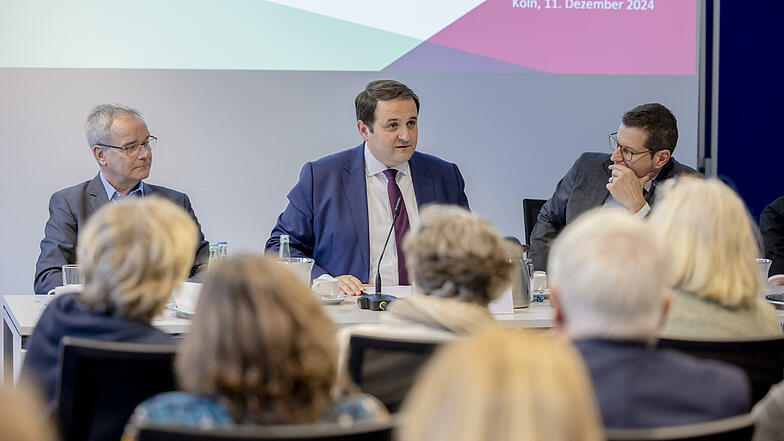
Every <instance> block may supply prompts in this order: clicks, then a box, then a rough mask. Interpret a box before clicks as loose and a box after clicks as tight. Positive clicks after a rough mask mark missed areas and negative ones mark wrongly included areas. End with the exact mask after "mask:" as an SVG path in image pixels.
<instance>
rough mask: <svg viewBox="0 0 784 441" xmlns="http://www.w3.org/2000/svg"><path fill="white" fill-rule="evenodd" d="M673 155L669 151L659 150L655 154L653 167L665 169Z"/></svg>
mask: <svg viewBox="0 0 784 441" xmlns="http://www.w3.org/2000/svg"><path fill="white" fill-rule="evenodd" d="M671 156H672V153H671V152H670V151H669V150H666V149H665V150H659V151H658V152H656V153H654V154H653V166H654V167H655V168H657V169H660V168H662V167H664V165H665V164H667V162H668V161H669V160H670V157H671Z"/></svg>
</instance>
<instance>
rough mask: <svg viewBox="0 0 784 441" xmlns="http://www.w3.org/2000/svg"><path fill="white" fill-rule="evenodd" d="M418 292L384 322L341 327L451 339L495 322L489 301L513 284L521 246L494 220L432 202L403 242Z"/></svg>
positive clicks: (398, 303) (383, 318) (396, 304)
mask: <svg viewBox="0 0 784 441" xmlns="http://www.w3.org/2000/svg"><path fill="white" fill-rule="evenodd" d="M403 251H404V253H405V255H406V262H407V265H408V272H409V274H413V279H412V280H413V282H414V288H413V289H414V293H413V294H412V295H410V296H408V297H407V298H405V299H400V300H395V301H394V302H392V303H390V305H389V307H388V311H387V312H386V313H384V315H382V316H381V323H379V324H369V325H358V326H353V327H349V328H346V329H344V330H341V335H342V337H343V338H342V339H341V340H342V342H343V343H344V344H345V343H347V342H348V338H349V337H350V335H351V334H352V333H361V334H363V335H372V336H376V337H384V336H389V337H396V336H403V337H405V336H415V337H421V338H422V339H430V340H437V339H439V338H441V339H450V338H453V337H454V336H456V335H468V334H473V333H475V332H477V331H480V330H483V329H484V328H486V327H488V326H493V325H495V319H493V317H492V316H491V315H490V313H489V311H488V310H487V305H488V303H489V302H490V301H492V300H494V299H495V298H497V297H498V296H500V295H501V293H502V292H503V291H504V290H505V289H506V288H507V287H508V286H509V283H510V281H511V276H512V268H513V265H514V264H513V261H515V259H517V258H518V257H517V256H519V255H520V251H519V250H518V249H516V247H515V245H513V244H511V243H509V242H508V241H505V240H503V239H502V238H501V236H500V235H499V234H498V232H497V231H496V230H495V229H494V228H493V227H492V226H491V225H490V223H489V222H487V221H486V220H484V219H482V218H481V217H479V216H477V215H475V214H473V213H471V212H469V211H468V210H466V209H464V208H461V207H458V206H452V205H430V206H427V207H425V208H424V209H423V210H422V211H421V219H420V223H419V225H418V226H417V227H416V228H415V229H414V230H412V231H411V232H410V233H409V234H408V235H406V237H405V239H404V241H403Z"/></svg>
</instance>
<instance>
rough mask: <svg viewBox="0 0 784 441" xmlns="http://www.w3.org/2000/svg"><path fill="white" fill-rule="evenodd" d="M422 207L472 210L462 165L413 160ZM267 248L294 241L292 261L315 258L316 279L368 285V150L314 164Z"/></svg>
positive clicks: (291, 197) (432, 159)
mask: <svg viewBox="0 0 784 441" xmlns="http://www.w3.org/2000/svg"><path fill="white" fill-rule="evenodd" d="M408 163H409V166H410V167H411V178H412V180H413V183H414V194H415V195H416V200H417V205H418V206H419V207H421V206H423V205H425V204H429V203H440V204H455V205H460V206H463V207H466V208H468V198H467V197H466V195H465V191H464V189H465V182H464V181H463V176H462V175H461V174H460V170H459V169H458V168H457V165H455V164H452V163H449V162H446V161H443V160H441V159H439V158H436V157H435V156H431V155H427V154H424V153H420V152H414V155H413V156H411V159H410V160H409V162H408ZM288 199H289V205H288V206H287V207H286V210H285V211H283V213H282V214H281V215H280V216H279V217H278V223H277V225H275V228H273V229H272V233H271V234H270V238H269V240H268V241H267V245H266V248H267V249H274V250H277V249H278V247H279V242H280V241H279V237H280V235H281V234H288V235H289V236H291V256H292V257H311V258H313V259H314V260H315V261H316V263H315V265H313V272H312V273H311V275H312V277H314V278H315V277H318V276H320V275H322V274H324V273H328V274H331V275H333V276H338V275H342V274H351V275H353V276H355V277H357V278H358V279H359V280H361V281H362V282H363V283H367V282H368V273H369V266H370V238H369V227H368V209H367V189H366V182H365V155H364V145H359V146H358V147H355V148H353V149H349V150H344V151H342V152H339V153H335V154H333V155H330V156H327V157H325V158H321V159H319V160H317V161H314V162H308V163H307V164H305V166H304V167H302V171H301V172H300V175H299V182H297V185H295V186H294V188H293V189H292V190H291V191H290V192H289V194H288Z"/></svg>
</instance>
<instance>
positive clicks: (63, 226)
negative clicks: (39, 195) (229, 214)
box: [33, 104, 209, 294]
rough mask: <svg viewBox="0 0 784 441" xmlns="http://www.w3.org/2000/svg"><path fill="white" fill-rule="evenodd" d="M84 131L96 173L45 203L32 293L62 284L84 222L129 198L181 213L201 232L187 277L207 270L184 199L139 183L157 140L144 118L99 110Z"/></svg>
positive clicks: (205, 247)
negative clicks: (152, 198)
mask: <svg viewBox="0 0 784 441" xmlns="http://www.w3.org/2000/svg"><path fill="white" fill-rule="evenodd" d="M85 131H86V135H87V144H88V145H89V146H90V149H91V152H92V155H93V158H95V161H96V162H97V163H98V168H99V169H100V171H99V172H98V175H97V176H95V177H94V178H93V179H91V180H89V181H85V182H82V183H81V184H77V185H74V186H73V187H68V188H65V189H63V190H60V191H58V192H56V193H54V194H53V195H52V197H51V199H50V200H49V220H48V221H47V222H46V227H45V228H44V238H43V240H41V254H40V255H39V256H38V262H37V263H36V266H35V281H34V282H33V289H34V291H35V293H36V294H46V293H47V292H49V291H50V290H51V289H53V288H54V287H56V286H59V285H61V284H62V273H61V267H62V266H63V265H65V264H69V263H76V245H77V236H78V234H79V231H80V230H81V227H82V226H83V225H84V223H85V222H86V221H87V218H88V217H90V215H92V214H93V213H94V212H95V211H96V210H98V208H100V207H101V206H103V205H104V204H107V203H109V202H115V201H117V200H119V199H122V198H126V197H131V196H135V197H143V196H149V195H151V194H155V195H158V196H161V197H164V198H166V199H169V200H170V201H172V202H174V203H175V204H177V205H178V206H180V207H182V208H183V209H185V211H187V212H188V213H189V214H190V215H191V216H192V217H193V220H194V221H196V225H197V226H198V227H199V239H198V245H197V248H196V250H195V257H194V262H193V267H192V268H191V271H190V277H194V276H196V274H198V273H199V272H200V271H201V270H202V269H206V267H207V265H206V263H207V260H208V259H209V244H208V243H207V241H205V240H204V234H202V232H201V226H200V225H199V222H198V220H197V219H196V215H195V214H194V213H193V209H192V208H191V202H190V199H189V198H188V196H187V195H186V194H185V193H180V192H178V191H175V190H171V189H169V188H166V187H160V186H157V185H152V184H148V183H146V182H143V180H144V179H147V177H148V176H149V175H150V168H151V166H152V150H153V146H154V145H155V142H156V141H157V138H156V137H155V136H152V135H150V131H149V130H148V128H147V123H145V121H144V119H143V118H142V115H141V114H140V113H139V112H138V111H136V110H134V109H132V108H130V107H126V106H123V105H112V104H102V105H100V106H97V107H95V108H94V109H93V110H92V111H91V112H90V115H89V116H88V117H87V122H86V124H85Z"/></svg>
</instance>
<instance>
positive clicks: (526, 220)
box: [523, 199, 547, 245]
mask: <svg viewBox="0 0 784 441" xmlns="http://www.w3.org/2000/svg"><path fill="white" fill-rule="evenodd" d="M545 202H547V199H523V226H524V227H525V244H526V245H531V231H534V225H536V217H537V216H539V210H541V209H542V205H544V203H545Z"/></svg>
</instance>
